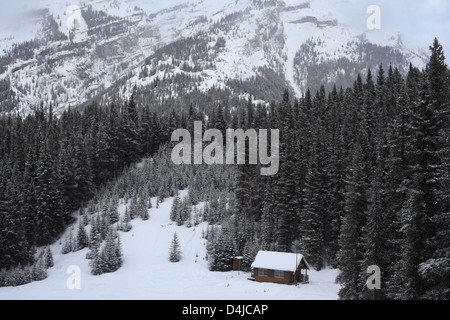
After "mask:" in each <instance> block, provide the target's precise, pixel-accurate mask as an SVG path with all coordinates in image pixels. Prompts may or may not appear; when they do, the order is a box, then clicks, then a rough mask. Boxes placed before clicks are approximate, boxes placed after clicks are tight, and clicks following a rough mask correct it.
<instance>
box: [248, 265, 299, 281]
mask: <svg viewBox="0 0 450 320" xmlns="http://www.w3.org/2000/svg"><path fill="white" fill-rule="evenodd" d="M258 270H259V269H258V268H254V269H253V277H254V278H255V281H257V282H271V283H278V284H291V283H294V273H293V272H292V271H284V278H276V277H275V270H267V271H268V272H267V276H261V275H259V274H258Z"/></svg>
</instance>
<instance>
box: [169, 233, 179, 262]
mask: <svg viewBox="0 0 450 320" xmlns="http://www.w3.org/2000/svg"><path fill="white" fill-rule="evenodd" d="M181 254H182V253H181V249H180V241H179V240H178V236H177V233H176V232H175V233H174V234H173V238H172V242H171V243H170V251H169V261H170V262H179V261H180V260H181Z"/></svg>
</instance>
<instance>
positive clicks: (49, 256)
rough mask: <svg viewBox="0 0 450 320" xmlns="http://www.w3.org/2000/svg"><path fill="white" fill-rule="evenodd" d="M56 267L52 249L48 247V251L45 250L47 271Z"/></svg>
mask: <svg viewBox="0 0 450 320" xmlns="http://www.w3.org/2000/svg"><path fill="white" fill-rule="evenodd" d="M54 265H55V263H54V261H53V254H52V250H51V249H50V247H47V250H45V267H46V269H48V268H51V267H53V266H54Z"/></svg>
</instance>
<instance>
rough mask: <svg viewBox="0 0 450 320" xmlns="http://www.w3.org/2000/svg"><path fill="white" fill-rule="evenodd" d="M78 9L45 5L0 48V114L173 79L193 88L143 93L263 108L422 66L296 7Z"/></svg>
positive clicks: (409, 55)
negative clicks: (283, 98)
mask: <svg viewBox="0 0 450 320" xmlns="http://www.w3.org/2000/svg"><path fill="white" fill-rule="evenodd" d="M38 5H39V4H36V6H37V7H38ZM150 8H151V9H150ZM78 9H79V10H78ZM78 9H77V7H76V6H75V7H69V8H67V7H65V5H63V4H62V3H60V2H56V1H54V2H51V3H50V4H49V5H48V6H47V7H46V8H45V9H41V10H38V11H33V12H34V14H32V15H31V16H32V17H34V18H33V19H32V20H31V21H32V22H31V24H32V25H34V27H36V26H38V28H37V29H36V30H37V31H36V32H35V35H34V37H32V38H31V39H29V40H28V41H27V42H25V41H23V42H20V43H19V44H14V45H13V44H12V42H13V41H12V40H11V39H15V34H14V33H13V34H12V35H9V36H5V37H4V38H3V41H2V40H0V49H1V48H3V49H4V50H5V49H6V51H5V54H4V55H3V56H1V57H0V112H10V111H14V112H19V113H21V114H27V113H29V112H31V111H32V110H33V108H37V107H39V106H40V104H41V103H43V104H44V106H45V107H48V106H49V104H50V103H51V104H52V105H53V106H54V108H55V111H56V112H57V113H60V112H62V111H64V110H66V109H67V108H68V107H69V106H77V105H82V104H85V103H89V102H91V101H101V102H106V103H109V102H112V101H115V99H122V100H126V99H127V98H128V97H129V96H130V95H131V94H132V92H133V91H134V90H135V89H136V88H139V89H140V90H142V91H148V90H150V89H149V84H151V83H152V82H155V81H159V80H160V79H164V78H166V79H167V78H170V77H173V78H174V79H175V78H176V77H178V78H179V77H181V76H183V77H189V78H194V79H195V80H189V81H188V82H183V83H175V81H178V80H171V83H169V84H168V86H166V87H164V88H162V89H160V88H158V87H157V86H156V87H155V86H153V88H152V89H151V90H157V91H158V96H159V100H162V99H164V98H168V97H173V96H177V95H179V93H177V92H178V90H179V88H177V87H178V86H180V85H181V86H183V90H184V91H185V92H184V93H183V94H188V93H189V92H193V91H196V90H199V91H201V92H203V93H205V94H207V93H208V91H209V90H211V89H217V88H219V89H228V90H230V91H231V92H232V93H233V94H235V95H236V96H237V97H247V98H248V97H249V96H251V95H252V96H255V95H256V98H257V99H260V100H264V101H266V102H270V100H272V99H273V94H272V93H271V92H280V90H279V88H280V87H288V88H291V91H292V92H293V93H294V94H295V95H296V96H301V95H302V94H303V93H305V91H306V90H307V89H308V88H311V89H312V90H317V89H318V88H319V87H320V85H322V84H326V83H328V82H333V81H337V82H338V83H339V81H340V82H341V83H340V84H341V85H342V86H344V87H345V86H346V85H347V84H348V83H351V80H350V79H352V78H354V77H355V76H356V74H357V73H360V72H362V73H365V72H367V69H368V68H375V67H376V66H377V65H378V64H379V63H384V64H390V63H394V64H395V66H397V67H399V69H400V71H402V72H403V73H404V72H406V71H407V66H408V64H409V62H410V61H412V62H413V63H415V64H416V65H418V66H419V67H422V66H423V65H424V64H423V59H422V55H421V54H420V53H416V52H413V51H412V50H410V49H408V48H407V46H405V45H404V44H403V42H402V40H401V35H392V36H390V37H388V38H387V40H383V41H381V42H379V43H374V42H371V41H369V40H368V38H371V37H372V36H371V35H370V33H364V34H362V35H361V34H359V33H355V32H354V31H353V30H351V28H348V27H347V26H343V25H341V24H340V23H339V21H338V20H337V19H336V18H333V17H331V16H330V15H329V14H328V13H324V12H321V11H320V10H319V9H316V7H315V2H308V1H304V0H299V1H296V0H290V1H286V2H285V1H257V0H253V1H251V0H241V1H221V2H220V3H218V2H213V1H209V0H207V1H199V2H192V1H191V2H190V1H180V0H172V1H168V2H166V3H164V4H159V5H156V2H155V1H150V2H147V1H140V0H135V1H122V2H119V1H88V2H86V3H84V5H80V6H79V7H78ZM36 16H37V17H39V18H36ZM72 18H74V21H73V22H71V19H72ZM68 26H69V27H71V28H73V27H76V28H75V29H73V31H70V30H69V28H68ZM24 28H25V27H24ZM5 35H6V34H5ZM11 37H12V38H11ZM372 38H373V37H372ZM5 39H6V40H5ZM17 39H18V40H19V39H20V37H18V38H17ZM192 39H193V40H192ZM22 40H23V39H22ZM190 40H192V41H193V43H192V44H191V43H190ZM19 41H20V40H19ZM199 41H200V42H202V43H201V45H200V46H199V47H195V48H194V50H193V48H191V47H190V46H191V45H194V46H195V42H197V44H198V43H199ZM177 45H180V46H181V47H182V48H183V50H184V52H178V51H177V50H176V49H174V48H175V47H176V46H177ZM305 46H306V47H305ZM377 46H378V47H377ZM171 50H172V51H171ZM173 50H175V52H173ZM305 51H307V52H305ZM161 53H162V54H161ZM308 54H309V56H308ZM367 56H369V57H367ZM152 57H153V58H152ZM155 58H159V60H157V61H156V60H155ZM421 61H422V62H421ZM148 62H153V64H151V66H150V65H149V64H148ZM421 63H422V64H421ZM324 68H325V69H324ZM319 69H320V71H318V70H319ZM341 78H342V80H340V79H341ZM347 78H348V80H347ZM252 79H253V80H252ZM258 79H259V80H258ZM274 79H276V80H274ZM230 81H244V82H245V81H247V82H248V81H250V82H251V81H259V82H267V83H271V84H272V85H273V86H274V88H276V89H274V90H270V89H269V90H266V91H268V94H264V96H263V94H258V90H255V89H256V88H252V86H251V85H248V86H247V89H248V90H245V91H243V90H239V88H237V87H238V86H235V85H234V86H233V85H230V84H229V82H230ZM109 92H113V94H112V95H111V94H110V93H109Z"/></svg>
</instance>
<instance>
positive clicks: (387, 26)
mask: <svg viewBox="0 0 450 320" xmlns="http://www.w3.org/2000/svg"><path fill="white" fill-rule="evenodd" d="M57 1H59V0H13V1H10V0H0V18H5V17H8V16H9V17H11V16H12V15H13V14H12V13H13V12H14V13H17V12H18V11H19V10H21V9H20V8H23V6H24V5H27V6H28V7H34V6H36V5H37V4H38V3H39V5H45V4H46V3H49V2H53V3H54V2H57ZM60 1H61V4H69V3H70V4H77V3H78V2H79V0H60ZM119 1H122V0H119ZM179 1H180V3H182V2H185V1H186V0H179ZM216 1H221V0H216ZM285 1H286V2H287V3H291V2H299V3H301V2H303V0H285ZM304 1H307V0H304ZM310 1H311V3H312V6H313V7H314V6H316V5H317V6H319V7H321V8H322V9H323V10H326V11H328V12H329V13H330V15H332V16H334V17H336V16H337V17H338V18H339V21H340V22H344V23H346V24H349V25H352V26H354V27H357V28H360V29H361V31H364V30H367V27H366V21H367V18H368V17H369V15H368V14H367V13H366V10H367V8H368V6H369V5H378V6H379V7H380V9H381V23H382V24H381V27H382V29H381V30H380V32H385V33H386V34H389V33H391V31H392V30H396V31H400V32H401V33H402V34H403V35H404V37H405V39H406V40H409V42H410V43H412V44H415V45H418V46H421V47H425V48H427V47H428V46H429V45H431V43H432V41H433V39H434V37H437V38H438V39H439V41H440V42H441V43H442V44H443V45H444V49H445V51H446V52H448V54H447V55H446V56H447V57H448V59H450V0H310ZM87 2H89V1H87ZM2 20H3V19H2ZM0 38H1V30H0Z"/></svg>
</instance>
